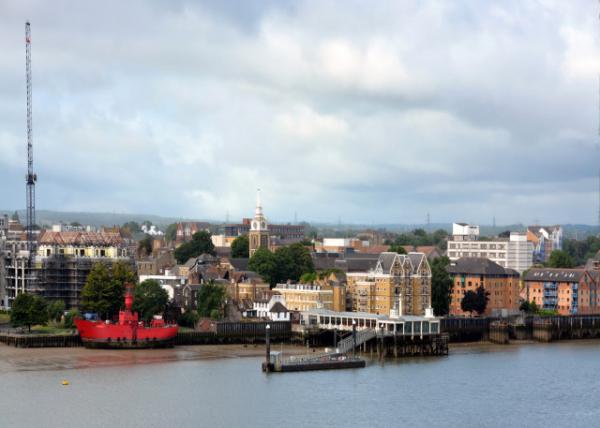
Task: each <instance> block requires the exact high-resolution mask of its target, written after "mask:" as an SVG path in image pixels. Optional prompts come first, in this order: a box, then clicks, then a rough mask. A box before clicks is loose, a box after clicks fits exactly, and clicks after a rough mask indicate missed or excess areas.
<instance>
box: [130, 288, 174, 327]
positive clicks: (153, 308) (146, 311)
mask: <svg viewBox="0 0 600 428" xmlns="http://www.w3.org/2000/svg"><path fill="white" fill-rule="evenodd" d="M168 302H169V294H168V293H167V291H166V290H165V289H164V288H162V287H161V286H160V283H159V282H158V281H157V280H155V279H147V280H145V281H144V282H142V283H141V284H139V285H138V286H137V287H135V292H134V298H133V310H134V311H137V312H138V314H139V315H140V317H141V319H143V320H144V321H146V322H148V321H150V320H151V319H152V317H153V316H154V315H156V314H162V313H163V312H164V311H165V309H166V307H167V303H168Z"/></svg>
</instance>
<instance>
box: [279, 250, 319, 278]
mask: <svg viewBox="0 0 600 428" xmlns="http://www.w3.org/2000/svg"><path fill="white" fill-rule="evenodd" d="M275 263H276V265H277V269H276V278H277V282H286V281H287V280H288V279H290V280H292V281H298V280H299V279H300V277H301V276H302V275H303V274H305V273H312V272H314V271H315V267H314V264H313V260H312V256H311V255H310V251H308V250H307V249H306V247H305V246H304V245H302V244H300V243H295V244H292V245H289V246H286V247H281V248H278V249H277V250H276V251H275Z"/></svg>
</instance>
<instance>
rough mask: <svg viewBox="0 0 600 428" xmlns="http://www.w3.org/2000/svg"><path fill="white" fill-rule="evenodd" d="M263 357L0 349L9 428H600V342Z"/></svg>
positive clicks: (2, 417) (190, 351)
mask: <svg viewBox="0 0 600 428" xmlns="http://www.w3.org/2000/svg"><path fill="white" fill-rule="evenodd" d="M260 352H261V349H255V350H244V349H241V347H237V348H227V347H220V348H219V347H212V348H204V347H184V348H176V349H171V350H158V351H98V350H85V349H52V350H15V349H14V348H8V347H6V346H2V345H0V427H61V428H67V427H86V428H88V427H89V428H94V427H228V428H229V427H261V428H262V427H285V428H295V427H411V428H412V427H442V426H443V427H517V426H523V427H563V426H564V427H567V426H568V427H598V426H600V342H598V341H578V342H561V343H555V344H549V345H542V344H524V345H508V346H491V345H471V346H459V347H454V348H452V349H451V354H450V356H448V357H430V358H413V359H399V360H398V361H393V360H387V361H386V362H385V363H384V364H380V363H378V362H371V363H370V364H369V365H368V366H367V368H365V369H354V370H340V371H323V372H304V373H285V374H277V373H274V374H269V375H266V374H264V373H262V372H261V371H260V362H261V361H262V358H260V357H259V356H258V355H259V354H260ZM224 355H229V357H223V356H224ZM248 355H254V356H248ZM242 356H244V357H242ZM63 379H68V380H69V382H70V385H69V386H62V385H61V381H62V380H63Z"/></svg>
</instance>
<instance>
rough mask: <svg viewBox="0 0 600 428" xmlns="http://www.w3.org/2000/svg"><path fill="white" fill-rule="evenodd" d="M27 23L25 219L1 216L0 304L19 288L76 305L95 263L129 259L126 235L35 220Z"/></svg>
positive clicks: (6, 304)
mask: <svg viewBox="0 0 600 428" xmlns="http://www.w3.org/2000/svg"><path fill="white" fill-rule="evenodd" d="M31 45H32V38H31V25H30V23H29V22H26V23H25V84H26V90H27V118H26V124H27V125H26V134H27V173H26V175H25V190H26V201H27V206H26V220H25V224H22V223H21V221H20V219H19V218H18V216H17V215H16V213H15V215H13V217H10V218H9V216H8V215H3V216H0V308H10V307H11V306H12V303H13V301H14V299H15V298H16V297H17V296H18V295H19V294H22V293H34V294H39V295H41V296H43V297H45V298H47V299H48V300H62V301H64V302H65V306H66V308H74V307H78V306H79V303H80V297H81V289H82V288H83V285H84V284H85V280H86V278H87V276H88V274H89V272H90V270H91V269H92V266H93V265H94V264H95V263H97V262H102V263H104V264H106V265H107V266H111V265H112V264H113V263H116V262H124V263H128V264H130V265H131V266H132V267H133V264H134V262H133V259H132V258H131V257H130V256H129V249H128V244H129V242H128V240H127V239H126V238H125V237H123V236H121V233H120V231H119V230H112V229H108V230H104V229H101V230H99V231H96V230H89V228H85V227H80V226H63V225H58V226H54V227H53V228H52V230H44V231H42V230H41V229H40V227H39V225H38V224H37V223H36V209H35V184H36V182H37V178H38V177H37V174H36V173H35V172H34V167H33V118H32V116H33V103H32V91H33V87H32V73H31Z"/></svg>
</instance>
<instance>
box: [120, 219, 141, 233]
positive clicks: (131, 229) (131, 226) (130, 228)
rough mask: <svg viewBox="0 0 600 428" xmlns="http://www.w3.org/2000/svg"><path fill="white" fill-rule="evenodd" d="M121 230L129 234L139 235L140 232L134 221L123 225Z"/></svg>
mask: <svg viewBox="0 0 600 428" xmlns="http://www.w3.org/2000/svg"><path fill="white" fill-rule="evenodd" d="M123 229H127V230H128V231H129V232H131V233H140V232H141V231H142V228H141V227H140V225H139V224H138V223H137V222H135V221H128V222H127V223H125V224H123Z"/></svg>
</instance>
